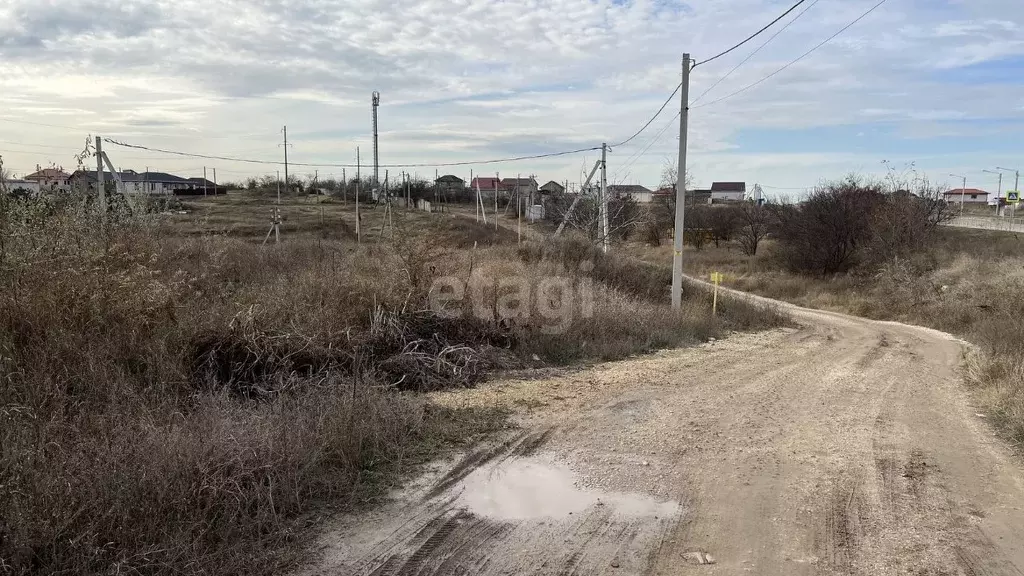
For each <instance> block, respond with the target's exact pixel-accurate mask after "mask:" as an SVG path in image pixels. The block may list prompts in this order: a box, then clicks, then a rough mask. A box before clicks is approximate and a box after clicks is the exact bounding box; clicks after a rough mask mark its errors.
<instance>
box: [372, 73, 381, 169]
mask: <svg viewBox="0 0 1024 576" xmlns="http://www.w3.org/2000/svg"><path fill="white" fill-rule="evenodd" d="M371 102H372V104H373V185H374V186H380V184H379V182H380V179H379V178H380V175H379V174H378V173H377V171H378V169H379V168H380V164H379V159H378V151H377V107H378V106H380V92H377V91H376V90H374V92H373V96H372V98H371Z"/></svg>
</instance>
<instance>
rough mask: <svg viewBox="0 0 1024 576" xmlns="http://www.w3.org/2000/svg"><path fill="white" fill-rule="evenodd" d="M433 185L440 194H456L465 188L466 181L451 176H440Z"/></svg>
mask: <svg viewBox="0 0 1024 576" xmlns="http://www.w3.org/2000/svg"><path fill="white" fill-rule="evenodd" d="M434 184H435V185H437V191H438V192H441V193H447V192H451V193H454V194H458V193H460V192H462V191H463V190H465V188H466V181H465V180H463V179H462V178H459V177H458V176H454V175H452V174H445V175H444V176H441V177H440V178H438V179H437V180H435V181H434Z"/></svg>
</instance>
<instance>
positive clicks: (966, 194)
mask: <svg viewBox="0 0 1024 576" xmlns="http://www.w3.org/2000/svg"><path fill="white" fill-rule="evenodd" d="M942 197H943V198H944V199H945V200H946V202H953V203H956V204H960V203H961V202H963V203H964V204H969V203H974V204H987V203H988V192H985V191H984V190H979V189H977V188H956V189H954V190H950V191H948V192H944V193H943V194H942Z"/></svg>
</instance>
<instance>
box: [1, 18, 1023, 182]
mask: <svg viewBox="0 0 1024 576" xmlns="http://www.w3.org/2000/svg"><path fill="white" fill-rule="evenodd" d="M876 1H877V0H817V1H816V2H813V1H808V2H806V3H805V5H804V6H801V8H800V9H798V10H796V11H795V12H794V13H793V14H791V15H790V16H789V17H787V18H786V19H785V20H783V21H782V22H780V24H779V25H778V28H781V27H782V26H784V25H787V24H788V27H787V28H786V29H785V30H784V31H782V32H781V33H780V34H779V35H778V36H777V37H776V38H775V39H774V40H772V41H771V42H770V43H769V44H767V45H766V46H765V47H764V48H763V49H761V50H760V51H759V52H758V53H757V54H756V55H755V56H753V57H752V58H751V59H750V61H749V62H747V63H746V64H744V65H743V66H741V67H740V68H738V69H737V70H736V71H735V72H734V73H732V74H731V75H729V76H728V77H727V78H726V79H724V80H723V81H722V82H721V83H720V84H719V85H718V86H716V87H714V89H713V90H711V92H709V93H708V94H707V96H706V97H705V98H704V99H703V101H702V102H701V103H698V104H707V103H708V102H713V101H715V100H716V99H718V98H720V97H723V96H727V95H729V94H731V93H733V92H735V91H736V90H739V89H740V88H743V87H744V86H747V85H749V84H750V83H752V82H755V81H757V80H759V79H760V78H763V77H764V76H765V75H767V74H770V73H772V72H774V71H775V70H777V69H779V68H780V67H782V66H783V65H785V64H787V63H788V62H790V61H791V60H793V59H794V58H796V57H797V56H799V55H801V54H803V53H804V52H805V51H807V50H808V49H810V48H811V47H813V46H814V45H816V44H818V43H819V42H821V41H822V40H824V39H825V38H827V37H828V36H829V35H831V34H833V33H834V32H836V31H837V30H839V29H840V28H842V27H843V26H845V25H846V24H848V23H849V22H851V21H852V20H854V19H855V18H857V17H858V16H860V15H861V14H863V13H864V12H865V11H867V10H868V9H869V8H870V7H871V6H872V5H874V4H875V3H876ZM791 3H792V0H785V1H783V0H702V1H697V0H692V1H690V2H686V3H683V2H678V1H675V0H527V1H523V2H509V1H504V0H458V1H450V0H359V1H357V0H294V1H288V2H285V1H284V0H267V1H266V2H260V3H252V2H248V1H244V0H202V1H200V0H183V1H176V2H171V1H170V0H120V1H118V0H114V1H112V2H111V1H100V0H62V1H61V2H49V3H48V2H38V1H36V0H8V1H7V2H4V3H2V4H0V154H3V156H4V161H5V164H6V165H7V166H8V167H9V168H14V169H15V170H16V171H17V172H20V173H24V172H27V171H30V170H32V169H33V168H34V167H35V165H36V164H42V165H46V164H49V163H50V162H55V163H57V164H61V165H63V166H65V167H66V168H74V167H75V166H74V160H73V154H74V153H75V152H76V151H77V150H80V149H81V146H82V142H84V140H85V137H86V135H88V134H93V135H95V134H102V135H105V136H109V137H115V138H118V139H121V140H125V141H128V142H132V143H135V144H141V145H146V146H152V147H159V148H165V149H173V150H182V151H189V152H196V153H202V154H216V155H233V156H244V157H247V158H257V159H266V160H276V161H279V160H280V157H281V148H280V147H279V146H278V143H279V142H280V129H281V126H282V125H284V124H287V125H288V126H289V134H290V136H291V138H290V141H291V143H292V144H293V145H294V147H293V148H291V149H290V157H291V159H292V160H293V161H296V162H310V163H318V162H322V163H349V162H354V160H355V149H356V147H357V146H358V147H360V148H361V150H362V156H363V158H364V159H368V158H370V157H371V136H370V105H369V104H370V93H371V92H372V91H373V90H378V91H380V92H381V94H382V103H381V109H380V115H381V120H380V126H381V162H382V163H388V164H400V163H431V162H458V161H474V160H481V159H491V158H499V157H503V156H515V155H523V154H530V153H542V152H551V151H559V150H565V149H576V148H585V147H591V146H599V145H600V144H601V142H610V143H611V142H616V141H618V140H622V139H624V138H625V137H626V136H628V135H629V134H631V133H633V132H634V131H635V130H636V129H637V128H639V126H641V125H642V124H643V123H644V122H646V121H647V119H648V118H650V116H651V114H653V113H654V111H655V110H657V108H658V107H659V106H660V105H661V103H662V102H663V101H664V100H665V98H666V97H667V96H668V94H669V93H670V92H671V91H672V89H673V88H674V87H675V85H676V84H677V83H678V82H679V76H680V58H681V56H682V53H683V52H684V51H688V52H690V53H691V54H693V57H694V58H695V59H697V60H702V59H704V58H707V57H709V56H711V55H713V54H715V53H717V52H719V51H721V50H723V49H725V48H727V47H728V46H730V45H732V44H733V43H735V42H736V41H738V40H739V39H741V38H743V37H745V36H746V35H748V34H750V33H751V32H753V31H755V30H757V29H758V28H760V27H761V26H762V25H764V24H765V23H767V22H768V21H770V20H771V19H773V18H774V17H775V16H777V15H778V14H780V13H782V12H783V11H784V10H785V9H786V8H788V7H789V5H790V4H791ZM804 9H806V11H804ZM798 14H799V17H798V16H797V15H798ZM778 28H776V29H773V30H772V31H771V32H770V33H774V32H775V31H776V30H778ZM768 36H769V34H765V35H764V36H762V37H760V38H758V39H757V40H755V41H753V42H751V43H750V44H748V45H747V46H744V47H743V48H741V49H739V50H737V51H735V52H734V53H732V54H729V55H728V56H726V57H724V58H721V59H719V60H716V61H714V62H711V63H708V64H706V65H702V66H698V67H697V68H696V69H695V70H694V72H693V77H692V85H691V98H696V97H697V95H699V94H701V93H702V92H704V91H705V90H706V89H707V88H708V87H710V86H711V85H712V84H713V83H714V82H716V81H717V80H719V79H720V78H721V77H722V76H723V75H725V74H726V73H727V72H729V71H730V70H731V69H732V68H733V67H734V66H735V65H736V64H738V63H740V62H741V61H742V60H743V59H745V58H747V57H748V56H749V55H750V54H751V52H752V51H754V50H755V49H756V48H757V47H758V46H760V45H761V43H762V42H763V41H764V40H767V38H768ZM678 110H679V102H678V101H673V102H672V103H671V104H670V105H669V106H668V107H667V109H666V113H665V114H664V115H663V116H662V117H661V118H659V119H657V120H656V121H655V122H654V123H653V124H652V125H651V127H650V128H649V129H648V131H646V132H645V133H644V134H642V135H641V136H640V137H638V138H637V139H636V140H634V141H633V142H631V143H630V144H628V145H626V146H623V147H621V148H617V149H615V150H613V152H612V153H611V154H610V156H609V175H610V176H611V177H612V178H611V179H612V181H613V182H628V183H641V184H645V185H647V186H651V187H654V186H657V185H658V184H659V183H660V179H661V172H662V169H663V167H664V166H665V164H666V163H672V162H674V161H675V157H676V147H677V142H678V140H677V136H678V127H677V126H678V122H675V121H673V120H672V115H673V114H675V113H676V112H677V111H678ZM39 124H47V125H48V126H41V125H39ZM659 133H660V134H661V137H660V138H657V139H655V138H654V137H655V135H657V134H659ZM108 152H109V153H110V154H111V156H112V159H113V160H114V162H115V163H116V164H119V165H120V166H122V167H124V168H129V167H131V168H136V169H144V168H145V167H146V166H149V167H150V168H153V169H159V170H164V171H169V172H179V173H183V175H188V176H194V175H200V174H201V173H202V167H203V165H204V164H206V165H207V166H208V167H214V166H216V167H217V169H218V172H219V174H221V175H223V176H222V179H223V178H225V177H227V178H241V177H244V176H246V175H254V174H259V173H263V172H273V170H275V169H276V167H275V166H267V167H265V168H261V167H259V166H253V165H248V164H237V163H230V162H222V161H221V162H214V161H204V160H198V159H183V158H174V157H169V156H167V155H165V154H160V153H151V152H144V151H139V150H125V149H116V148H114V149H111V150H109V151H108ZM641 152H642V153H641ZM597 156H598V154H597V153H594V152H589V153H583V154H579V155H576V156H568V157H559V158H555V159H549V160H540V161H531V162H521V163H504V164H499V165H486V166H479V167H472V166H466V167H463V168H458V169H453V170H451V171H453V172H454V173H456V174H460V175H462V176H463V177H468V175H469V170H470V168H474V170H475V172H477V173H481V172H485V173H492V172H495V171H500V172H501V173H503V174H515V173H523V174H529V173H532V174H536V175H537V177H538V178H539V179H542V180H545V181H546V180H548V179H555V180H565V179H568V180H579V179H580V177H581V173H582V172H583V170H584V167H585V166H587V165H588V164H592V163H593V161H594V160H595V159H596V158H597ZM688 159H689V162H688V163H689V167H690V169H691V173H692V174H693V176H694V178H695V181H696V183H698V184H701V185H707V184H709V183H710V182H712V181H714V180H746V181H747V182H750V183H755V182H756V183H761V184H763V185H766V186H777V187H780V188H800V187H804V186H810V185H814V184H815V183H817V182H819V181H820V180H822V179H827V178H837V177H841V176H843V175H845V174H848V173H850V172H853V171H858V172H863V173H866V174H882V173H883V172H884V170H885V167H884V166H883V164H882V161H883V160H888V161H890V162H892V163H893V164H895V165H906V164H908V163H911V162H913V163H914V164H915V166H917V168H918V169H919V170H921V171H922V172H924V173H926V174H927V175H928V176H929V177H930V178H931V179H932V180H933V181H936V182H944V181H951V180H952V179H951V178H949V177H948V174H949V173H957V174H967V175H968V177H969V184H970V185H972V186H977V187H981V188H993V189H994V187H995V177H993V176H991V175H989V174H984V173H982V172H981V170H983V169H991V168H994V167H996V166H1008V167H1018V166H1019V167H1021V168H1024V10H1021V9H1020V0H945V1H941V0H888V1H887V2H886V3H885V4H883V5H882V6H881V7H880V8H878V9H877V10H876V11H874V12H873V13H872V14H870V15H869V16H867V17H865V18H864V19H863V20H862V21H861V22H859V23H858V24H857V25H855V26H854V27H852V28H850V29H849V30H848V31H846V32H845V33H844V34H842V35H841V36H839V37H838V38H836V39H835V40H834V41H832V42H830V43H828V44H827V45H825V46H824V47H822V48H821V49H820V50H817V51H815V52H814V53H813V54H811V55H810V56H808V57H807V58H805V59H804V60H802V61H801V62H799V63H797V64H795V65H793V66H792V67H790V68H789V69H787V70H785V71H783V72H781V73H779V74H778V75H777V76H775V77H773V78H771V79H770V80H767V81H766V82H764V83H762V84H760V85H758V86H756V87H754V88H752V89H750V90H748V91H746V92H743V93H741V94H739V95H736V96H734V97H730V98H727V99H725V100H723V101H721V102H716V103H714V104H711V105H706V106H699V107H694V108H693V109H692V111H691V114H690V132H689V150H688ZM307 171H309V172H311V171H312V169H310V170H304V169H302V170H299V171H298V172H299V173H300V174H302V175H305V172H307ZM441 171H442V172H447V171H448V170H445V169H443V168H442V169H441ZM340 172H341V171H340V169H333V168H323V169H321V170H320V173H321V175H324V174H333V173H338V174H339V175H340ZM419 172H420V173H421V175H423V176H431V177H432V176H433V173H434V170H433V169H420V170H419Z"/></svg>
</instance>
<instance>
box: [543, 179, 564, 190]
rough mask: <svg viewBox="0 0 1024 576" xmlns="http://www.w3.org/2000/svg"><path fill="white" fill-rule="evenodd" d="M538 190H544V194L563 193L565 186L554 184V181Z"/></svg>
mask: <svg viewBox="0 0 1024 576" xmlns="http://www.w3.org/2000/svg"><path fill="white" fill-rule="evenodd" d="M540 189H541V190H544V191H545V192H565V186H562V185H561V184H559V183H558V182H555V181H554V180H552V181H550V182H548V183H547V184H545V185H543V186H541V187H540Z"/></svg>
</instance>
